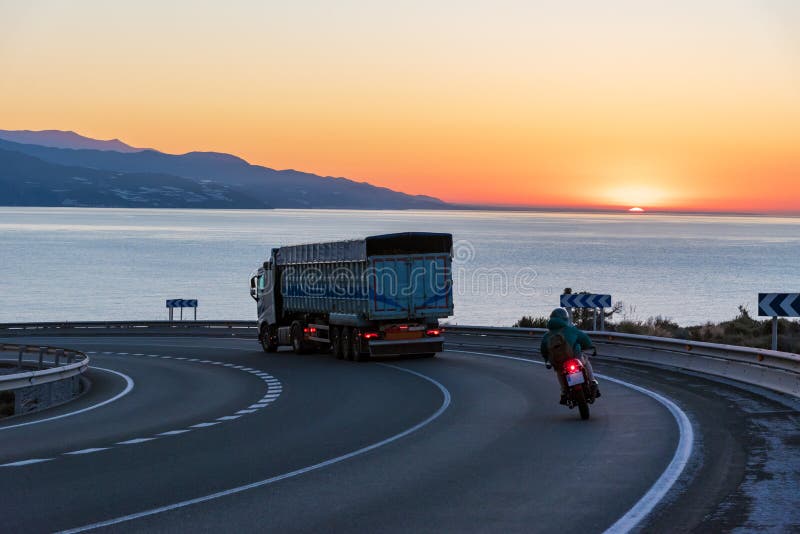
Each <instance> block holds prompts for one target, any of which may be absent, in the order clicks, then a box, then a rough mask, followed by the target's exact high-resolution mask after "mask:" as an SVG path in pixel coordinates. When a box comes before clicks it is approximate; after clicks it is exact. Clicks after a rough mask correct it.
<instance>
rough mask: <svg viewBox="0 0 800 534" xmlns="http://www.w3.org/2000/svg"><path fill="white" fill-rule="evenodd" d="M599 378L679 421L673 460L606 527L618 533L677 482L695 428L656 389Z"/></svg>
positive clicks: (689, 452) (609, 532)
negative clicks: (643, 398) (639, 395)
mask: <svg viewBox="0 0 800 534" xmlns="http://www.w3.org/2000/svg"><path fill="white" fill-rule="evenodd" d="M448 352H460V353H462V354H476V355H478V356H489V357H491V358H502V359H505V360H518V361H522V362H527V363H535V364H541V365H544V362H538V361H535V360H530V359H527V358H519V357H517V356H506V355H502V354H489V353H486V352H472V351H468V350H449V351H448ZM595 374H596V375H597V376H598V377H600V378H602V379H603V380H608V381H609V382H614V383H615V384H619V385H621V386H624V387H627V388H630V389H633V390H635V391H638V392H639V393H642V394H644V395H647V396H648V397H650V398H653V399H655V400H656V401H658V402H659V403H660V404H661V405H663V406H664V407H665V408H666V409H667V410H669V413H670V414H671V415H672V417H673V418H674V419H675V422H676V423H677V424H678V434H679V437H678V446H677V447H676V448H675V454H674V455H673V456H672V460H671V461H670V463H669V465H668V466H667V468H666V469H665V470H664V472H663V473H661V476H660V477H658V480H656V481H655V483H654V484H653V485H652V486H651V487H650V489H649V490H648V491H647V493H645V494H644V496H643V497H642V498H641V499H639V501H638V502H637V503H636V504H634V505H633V508H631V509H630V510H628V511H627V512H626V513H625V515H623V516H622V517H620V518H619V519H618V520H617V522H616V523H614V524H613V525H611V526H610V527H608V529H606V531H605V532H604V534H621V533H627V532H630V531H631V530H633V529H634V528H635V527H636V526H637V525H638V524H639V523H641V521H642V520H643V519H644V518H645V517H647V516H648V515H649V514H650V512H652V511H653V509H655V507H656V506H657V505H658V503H659V502H661V500H662V499H663V498H664V497H665V496H666V495H667V493H668V492H669V490H670V489H671V488H672V486H674V485H675V483H676V482H677V481H678V478H679V477H680V475H681V473H683V470H684V469H685V468H686V464H687V463H689V459H690V458H691V456H692V449H693V448H694V429H693V428H692V423H691V422H690V421H689V417H688V416H687V415H686V413H684V411H683V410H681V409H680V408H679V407H678V405H676V404H675V403H674V402H672V401H671V400H669V399H668V398H666V397H663V396H662V395H659V394H658V393H656V392H655V391H650V390H649V389H645V388H643V387H641V386H637V385H636V384H631V383H630V382H625V381H624V380H619V379H618V378H613V377H610V376H606V375H601V374H598V373H595Z"/></svg>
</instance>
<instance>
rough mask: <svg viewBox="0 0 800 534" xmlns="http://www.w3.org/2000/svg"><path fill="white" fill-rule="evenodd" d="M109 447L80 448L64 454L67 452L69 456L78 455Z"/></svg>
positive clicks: (105, 449)
mask: <svg viewBox="0 0 800 534" xmlns="http://www.w3.org/2000/svg"><path fill="white" fill-rule="evenodd" d="M110 448H111V447H91V448H89V449H81V450H79V451H72V452H65V453H64V454H68V455H70V456H78V455H81V454H92V453H93V452H100V451H107V450H108V449H110Z"/></svg>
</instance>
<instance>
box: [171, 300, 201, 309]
mask: <svg viewBox="0 0 800 534" xmlns="http://www.w3.org/2000/svg"><path fill="white" fill-rule="evenodd" d="M196 307H197V300H196V299H191V300H187V299H167V308H196Z"/></svg>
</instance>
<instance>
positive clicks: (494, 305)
mask: <svg viewBox="0 0 800 534" xmlns="http://www.w3.org/2000/svg"><path fill="white" fill-rule="evenodd" d="M406 231H421V232H449V233H452V234H453V239H454V263H453V277H454V302H455V312H454V315H453V316H452V317H451V318H449V319H448V322H450V323H451V324H462V325H491V326H510V325H512V324H513V323H514V322H515V321H517V320H518V319H519V318H520V317H521V316H523V315H533V316H541V315H547V314H549V312H550V311H551V310H552V309H553V308H554V307H556V306H558V304H559V295H560V294H561V293H562V292H563V290H564V288H571V289H572V290H573V291H576V292H577V291H590V292H593V293H604V294H611V296H612V299H613V301H614V302H620V303H622V305H621V311H620V312H619V313H617V314H616V315H615V317H614V319H615V320H621V319H633V320H646V319H647V318H649V317H655V316H661V317H665V318H669V319H671V320H673V321H675V322H677V323H678V324H681V325H691V324H700V323H704V322H707V321H721V320H726V319H731V318H733V317H734V316H736V315H737V314H738V307H739V306H745V307H746V308H747V309H748V310H749V311H750V312H751V313H752V314H753V315H755V314H757V310H758V306H757V296H758V293H759V292H800V218H778V217H754V216H710V215H673V214H669V215H662V214H647V213H646V214H629V213H619V214H616V213H556V212H515V211H355V210H353V211H350V210H170V209H102V208H97V209H94V208H11V207H6V208H0V322H3V323H9V322H21V321H102V320H114V321H116V320H164V319H166V318H167V309H166V307H165V300H166V299H173V298H183V299H197V300H198V301H199V303H198V308H197V318H198V319H199V320H223V319H225V320H253V319H255V318H256V309H255V303H254V302H253V300H252V299H251V298H250V296H249V278H250V276H251V274H252V272H253V271H254V270H255V269H256V268H257V267H258V265H259V264H261V262H263V261H264V260H265V259H266V258H267V257H268V255H269V251H270V249H271V248H272V247H277V246H281V245H288V244H298V243H309V242H318V241H328V240H341V239H356V238H362V237H365V236H369V235H375V234H384V233H393V232H406ZM176 313H177V312H176ZM184 314H185V315H184V317H185V318H189V317H191V314H192V311H190V310H186V311H184Z"/></svg>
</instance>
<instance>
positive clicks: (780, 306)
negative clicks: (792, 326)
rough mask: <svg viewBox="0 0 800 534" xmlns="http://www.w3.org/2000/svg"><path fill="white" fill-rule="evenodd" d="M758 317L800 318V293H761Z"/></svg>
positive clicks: (759, 295)
mask: <svg viewBox="0 0 800 534" xmlns="http://www.w3.org/2000/svg"><path fill="white" fill-rule="evenodd" d="M758 315H760V316H762V317H764V316H766V317H800V293H759V294H758Z"/></svg>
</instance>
